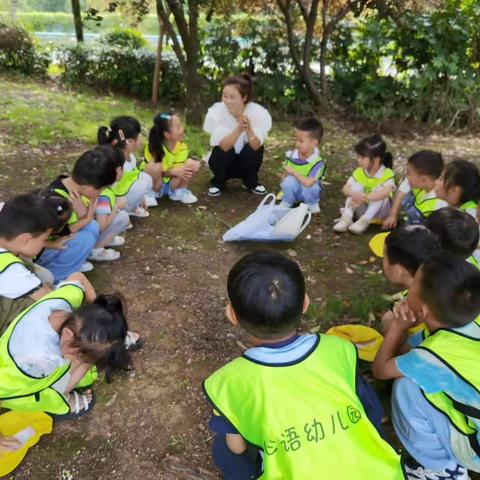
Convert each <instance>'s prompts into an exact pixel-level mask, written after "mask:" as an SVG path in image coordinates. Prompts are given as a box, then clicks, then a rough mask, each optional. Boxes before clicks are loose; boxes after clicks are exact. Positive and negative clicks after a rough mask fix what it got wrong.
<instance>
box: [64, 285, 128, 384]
mask: <svg viewBox="0 0 480 480" xmlns="http://www.w3.org/2000/svg"><path fill="white" fill-rule="evenodd" d="M64 328H69V329H70V330H72V332H73V335H74V336H73V341H72V347H73V348H75V349H77V350H78V352H79V355H80V356H81V357H82V358H83V359H84V361H85V362H88V363H95V364H97V366H98V367H99V368H102V369H104V370H105V378H106V380H107V382H110V380H111V377H112V374H113V373H114V372H116V371H119V370H128V369H129V366H130V355H129V353H128V352H127V350H126V349H125V345H124V342H125V338H126V336H127V331H128V325H127V320H126V318H125V315H124V307H123V302H122V298H121V297H120V296H119V295H117V294H115V295H108V294H107V295H99V296H98V297H97V298H96V299H95V300H94V301H93V303H90V304H89V305H85V306H84V307H81V308H80V309H79V310H77V311H76V312H74V313H72V314H71V315H69V317H68V318H67V319H66V320H65V322H64V323H63V324H62V326H61V329H60V332H61V331H62V330H63V329H64Z"/></svg>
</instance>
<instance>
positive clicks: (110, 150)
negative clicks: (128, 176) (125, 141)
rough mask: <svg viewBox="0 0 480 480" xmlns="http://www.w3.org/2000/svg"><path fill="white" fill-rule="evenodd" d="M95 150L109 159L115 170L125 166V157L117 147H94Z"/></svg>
mask: <svg viewBox="0 0 480 480" xmlns="http://www.w3.org/2000/svg"><path fill="white" fill-rule="evenodd" d="M96 150H98V151H100V152H103V153H104V154H105V155H106V156H107V157H108V158H110V159H111V160H112V161H113V163H114V165H115V168H119V167H120V168H123V165H124V164H125V155H124V154H123V153H122V151H121V150H120V149H119V148H118V147H114V146H113V145H100V146H99V147H96Z"/></svg>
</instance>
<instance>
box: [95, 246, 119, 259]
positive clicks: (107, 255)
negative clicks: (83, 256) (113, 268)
mask: <svg viewBox="0 0 480 480" xmlns="http://www.w3.org/2000/svg"><path fill="white" fill-rule="evenodd" d="M119 258H120V252H117V251H116V250H112V249H111V248H94V249H93V250H92V253H91V254H90V256H89V257H88V259H89V260H93V261H95V262H112V261H114V260H118V259H119Z"/></svg>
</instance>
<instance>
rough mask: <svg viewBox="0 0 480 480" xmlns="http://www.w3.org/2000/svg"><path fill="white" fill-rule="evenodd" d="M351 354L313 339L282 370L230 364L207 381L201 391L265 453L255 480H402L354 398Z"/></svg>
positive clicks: (349, 348)
mask: <svg viewBox="0 0 480 480" xmlns="http://www.w3.org/2000/svg"><path fill="white" fill-rule="evenodd" d="M356 364H357V352H356V348H355V347H354V346H353V345H352V344H351V343H350V342H347V341H345V340H343V339H340V338H337V337H334V336H325V335H318V336H317V342H316V345H315V347H314V348H313V350H312V351H311V352H310V353H309V354H308V356H307V357H306V358H303V359H301V360H300V361H299V362H297V363H293V364H289V365H284V364H283V365H271V364H262V363H261V362H257V361H254V360H251V359H248V358H247V357H241V358H237V359H236V360H233V361H232V362H230V363H228V364H227V365H225V366H224V367H222V368H220V369H219V370H217V371H216V372H215V373H214V374H212V375H211V376H210V377H208V378H207V379H206V380H205V381H204V384H203V387H204V392H205V394H206V396H207V398H208V399H209V401H210V402H211V403H212V405H213V406H214V408H215V410H216V411H218V412H219V413H220V414H221V415H223V416H224V417H225V418H226V419H228V421H229V422H231V424H232V425H233V426H234V427H235V428H236V429H237V431H238V432H239V433H240V434H241V436H242V437H243V438H244V439H245V440H246V441H247V442H249V443H250V444H253V445H255V446H257V447H258V448H260V449H262V450H263V452H264V456H263V463H264V469H263V474H262V475H261V477H259V478H261V479H289V480H295V479H299V480H300V479H301V480H304V479H307V478H317V477H318V476H321V475H320V472H335V473H334V476H335V478H339V479H344V478H345V479H346V478H348V479H351V480H357V479H358V480H365V479H366V478H379V479H380V478H381V479H389V480H399V479H403V478H404V474H403V468H402V465H401V461H400V457H399V455H398V454H397V453H396V452H395V451H394V449H393V448H392V447H391V446H390V445H389V444H388V443H387V442H385V441H384V440H383V439H382V438H381V436H380V435H379V433H378V432H377V430H376V429H375V427H374V426H373V425H372V423H371V422H370V421H369V420H368V418H367V416H366V413H365V410H364V408H363V406H362V403H361V401H360V399H359V398H358V396H357V394H356V392H355V381H356Z"/></svg>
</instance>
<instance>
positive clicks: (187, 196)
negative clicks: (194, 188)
mask: <svg viewBox="0 0 480 480" xmlns="http://www.w3.org/2000/svg"><path fill="white" fill-rule="evenodd" d="M170 200H173V201H174V202H181V203H184V204H186V205H188V204H190V203H195V202H198V198H197V197H196V196H195V195H194V194H193V193H192V192H191V191H190V190H188V188H177V189H176V190H174V191H173V192H172V193H170Z"/></svg>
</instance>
